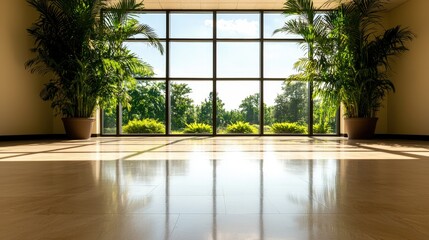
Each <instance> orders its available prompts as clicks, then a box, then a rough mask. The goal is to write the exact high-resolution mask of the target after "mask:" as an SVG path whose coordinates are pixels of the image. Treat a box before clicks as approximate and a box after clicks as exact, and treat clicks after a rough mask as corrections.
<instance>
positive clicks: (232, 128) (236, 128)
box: [226, 121, 258, 133]
mask: <svg viewBox="0 0 429 240" xmlns="http://www.w3.org/2000/svg"><path fill="white" fill-rule="evenodd" d="M226 132H227V133H258V129H257V128H256V127H254V126H252V125H251V124H250V123H248V122H242V121H238V122H236V123H233V124H231V125H228V126H227V127H226Z"/></svg>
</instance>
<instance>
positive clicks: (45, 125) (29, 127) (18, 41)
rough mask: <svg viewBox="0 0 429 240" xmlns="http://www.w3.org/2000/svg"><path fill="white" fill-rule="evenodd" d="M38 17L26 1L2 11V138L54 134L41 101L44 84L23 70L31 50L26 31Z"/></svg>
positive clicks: (16, 1)
mask: <svg viewBox="0 0 429 240" xmlns="http://www.w3.org/2000/svg"><path fill="white" fill-rule="evenodd" d="M36 16H37V14H36V12H35V11H33V10H32V9H31V8H30V7H28V5H27V3H26V2H25V0H14V1H5V2H4V3H3V4H2V7H1V8H0V31H1V32H0V135H26V134H50V133H52V117H51V116H52V111H51V110H50V108H49V104H48V103H46V102H43V101H42V100H41V99H40V98H39V92H40V89H41V87H42V82H43V80H42V79H41V77H40V76H37V75H32V74H30V73H29V72H28V71H27V70H25V68H24V63H25V61H26V60H27V59H28V58H29V56H30V53H29V49H30V47H31V46H32V40H31V39H30V38H29V37H28V34H27V32H26V28H28V27H29V26H30V25H31V23H32V22H33V21H34V20H35V19H36Z"/></svg>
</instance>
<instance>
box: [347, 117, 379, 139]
mask: <svg viewBox="0 0 429 240" xmlns="http://www.w3.org/2000/svg"><path fill="white" fill-rule="evenodd" d="M377 120H378V118H345V119H344V124H345V129H346V132H347V136H348V138H349V139H371V138H373V137H374V132H375V127H376V125H377Z"/></svg>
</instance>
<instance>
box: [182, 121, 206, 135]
mask: <svg viewBox="0 0 429 240" xmlns="http://www.w3.org/2000/svg"><path fill="white" fill-rule="evenodd" d="M183 132H184V133H212V126H210V125H208V124H205V123H190V124H186V127H185V129H184V130H183Z"/></svg>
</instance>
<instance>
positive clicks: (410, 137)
mask: <svg viewBox="0 0 429 240" xmlns="http://www.w3.org/2000/svg"><path fill="white" fill-rule="evenodd" d="M375 138H376V139H394V140H417V141H429V135H409V134H375Z"/></svg>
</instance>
